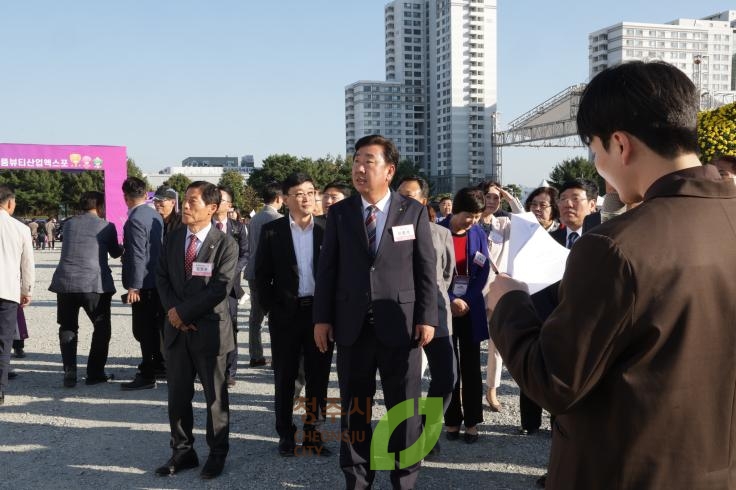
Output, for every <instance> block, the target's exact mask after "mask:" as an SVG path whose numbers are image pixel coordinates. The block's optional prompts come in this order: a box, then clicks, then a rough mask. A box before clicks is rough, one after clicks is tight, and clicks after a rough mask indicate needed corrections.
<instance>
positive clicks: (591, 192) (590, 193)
mask: <svg viewBox="0 0 736 490" xmlns="http://www.w3.org/2000/svg"><path fill="white" fill-rule="evenodd" d="M568 189H580V190H583V191H585V194H586V196H587V197H588V199H593V200H596V199H598V185H597V184H596V183H595V182H593V181H592V180H588V179H572V180H566V181H565V182H563V183H562V185H561V186H560V194H559V195H560V196H561V195H562V193H563V192H565V191H566V190H568Z"/></svg>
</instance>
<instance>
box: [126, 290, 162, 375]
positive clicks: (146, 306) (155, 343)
mask: <svg viewBox="0 0 736 490" xmlns="http://www.w3.org/2000/svg"><path fill="white" fill-rule="evenodd" d="M139 294H140V301H137V302H135V303H133V304H132V305H131V306H132V307H133V337H135V340H137V341H138V342H139V343H140V344H141V358H142V360H141V363H140V365H139V366H138V369H139V370H140V373H141V376H143V377H144V378H146V379H155V377H156V375H155V372H156V369H157V368H160V367H162V366H163V365H164V358H163V356H162V355H161V332H162V330H161V329H162V328H163V320H164V319H163V317H162V316H161V315H162V308H161V301H160V300H159V297H158V291H156V289H141V290H140V293H139Z"/></svg>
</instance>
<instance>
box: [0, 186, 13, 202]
mask: <svg viewBox="0 0 736 490" xmlns="http://www.w3.org/2000/svg"><path fill="white" fill-rule="evenodd" d="M13 198H15V189H13V186H11V185H10V184H0V204H5V203H6V202H8V201H10V200H11V199H13Z"/></svg>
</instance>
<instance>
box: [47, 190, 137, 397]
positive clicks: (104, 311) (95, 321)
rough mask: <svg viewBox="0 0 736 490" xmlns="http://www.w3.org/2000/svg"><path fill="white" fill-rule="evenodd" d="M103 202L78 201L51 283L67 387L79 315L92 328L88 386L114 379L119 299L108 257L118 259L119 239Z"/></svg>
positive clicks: (93, 198) (73, 380)
mask: <svg viewBox="0 0 736 490" xmlns="http://www.w3.org/2000/svg"><path fill="white" fill-rule="evenodd" d="M104 207H105V196H104V195H103V194H102V193H101V192H95V191H90V192H85V193H84V194H82V198H81V199H80V200H79V209H80V210H81V211H83V213H82V214H80V215H79V216H75V217H73V218H70V219H69V220H67V222H66V223H65V224H64V247H63V248H62V249H61V259H60V260H59V265H58V266H57V267H56V270H55V271H54V277H53V278H52V279H51V286H50V287H49V291H53V292H54V293H56V306H57V321H58V322H59V343H60V345H61V358H62V361H63V365H64V386H66V387H68V388H71V387H73V386H75V385H76V384H77V332H79V309H80V308H82V309H83V310H84V312H85V313H86V314H87V317H89V320H90V321H91V322H92V328H93V329H94V330H93V333H92V345H91V347H90V349H89V359H88V360H87V380H86V383H87V384H88V385H93V384H98V383H104V382H106V381H107V380H108V379H110V378H111V376H110V375H108V374H106V373H105V363H106V362H107V351H108V347H109V344H110V335H111V334H112V323H111V320H110V303H111V299H112V295H113V294H115V284H114V283H113V280H112V272H111V271H110V266H109V265H108V264H107V256H108V255H110V256H111V257H113V258H117V257H120V255H122V253H123V249H122V247H121V246H120V245H119V244H118V234H117V231H116V230H115V225H114V224H113V223H108V222H107V221H105V220H104V219H103V218H102V217H103V216H104V215H105V212H104Z"/></svg>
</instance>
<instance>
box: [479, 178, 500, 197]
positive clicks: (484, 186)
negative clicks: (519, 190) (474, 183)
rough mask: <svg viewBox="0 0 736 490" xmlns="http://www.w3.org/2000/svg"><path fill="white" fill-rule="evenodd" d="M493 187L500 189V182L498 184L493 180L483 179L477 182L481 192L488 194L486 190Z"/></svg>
mask: <svg viewBox="0 0 736 490" xmlns="http://www.w3.org/2000/svg"><path fill="white" fill-rule="evenodd" d="M494 187H498V188H499V189H501V184H499V183H498V182H496V181H495V180H485V181H483V182H481V183H480V184H478V189H480V190H482V191H483V194H488V192H489V191H490V190H491V189H492V188H494Z"/></svg>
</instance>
